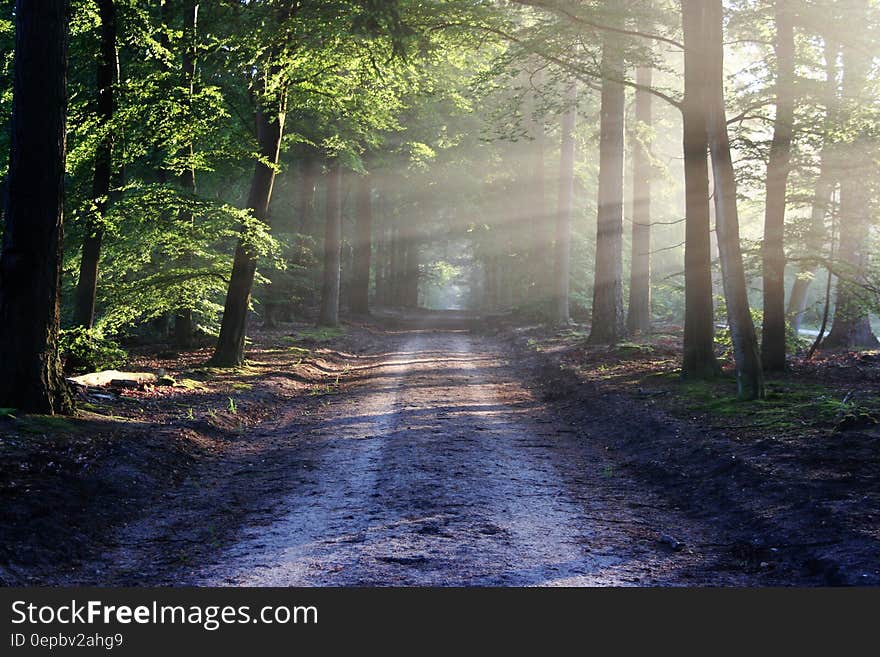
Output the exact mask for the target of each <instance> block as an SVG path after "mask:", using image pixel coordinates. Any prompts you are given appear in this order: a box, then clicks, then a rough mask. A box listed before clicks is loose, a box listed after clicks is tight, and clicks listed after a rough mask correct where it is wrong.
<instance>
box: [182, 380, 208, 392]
mask: <svg viewBox="0 0 880 657" xmlns="http://www.w3.org/2000/svg"><path fill="white" fill-rule="evenodd" d="M174 385H175V387H177V388H185V389H187V390H205V389H207V386H206V385H205V384H204V383H202V382H201V381H196V380H195V379H178V381H177V383H175V384H174Z"/></svg>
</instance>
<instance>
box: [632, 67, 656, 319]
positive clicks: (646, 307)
mask: <svg viewBox="0 0 880 657" xmlns="http://www.w3.org/2000/svg"><path fill="white" fill-rule="evenodd" d="M652 83H653V69H652V68H651V67H650V66H639V67H638V68H637V69H636V84H637V85H639V86H638V88H637V89H636V92H635V96H636V108H635V119H636V125H635V129H634V130H633V133H634V139H633V151H632V153H633V155H632V170H633V187H632V256H631V274H630V284H629V309H628V311H627V316H626V328H627V330H628V331H629V332H631V333H636V332H642V333H644V332H647V331H650V330H651V177H652V176H651V174H652V165H651V153H650V141H649V140H650V139H651V137H650V135H649V132H650V130H651V127H652V125H651V119H652V117H651V99H652V96H651V93H650V92H649V91H647V89H650V88H651V85H652Z"/></svg>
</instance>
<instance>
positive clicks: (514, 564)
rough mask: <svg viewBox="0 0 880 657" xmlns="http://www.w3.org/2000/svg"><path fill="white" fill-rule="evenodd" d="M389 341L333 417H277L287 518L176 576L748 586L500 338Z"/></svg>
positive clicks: (279, 511)
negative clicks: (556, 409)
mask: <svg viewBox="0 0 880 657" xmlns="http://www.w3.org/2000/svg"><path fill="white" fill-rule="evenodd" d="M389 342H390V343H391V344H390V345H389V347H390V348H389V349H388V351H387V353H385V354H384V355H383V356H382V358H381V359H379V360H378V361H376V362H373V363H372V364H370V365H367V366H363V367H360V368H356V369H355V370H354V371H353V372H352V373H351V374H350V375H349V376H348V377H347V378H348V380H350V381H353V382H354V383H353V385H351V386H350V387H348V389H347V391H346V392H345V393H344V394H341V395H338V396H336V397H335V399H334V401H333V402H332V404H331V405H330V406H329V407H327V408H325V409H324V411H323V412H322V413H321V414H320V417H315V418H313V419H312V420H311V421H309V422H308V423H307V424H306V426H305V427H303V426H302V425H300V424H297V426H296V427H295V428H294V427H288V428H284V427H282V428H279V429H278V430H277V435H276V436H275V438H276V440H280V441H284V442H287V445H288V448H287V449H288V450H292V451H291V452H289V453H288V456H293V457H294V458H293V459H292V460H291V459H289V458H284V459H280V460H279V461H276V462H275V463H273V462H271V460H267V461H266V462H265V463H264V465H262V466H261V467H262V468H263V471H262V472H261V473H260V476H259V477H258V479H263V480H269V481H279V480H286V481H287V482H288V483H290V482H291V480H293V485H291V486H290V490H291V492H290V493H289V494H288V495H286V496H284V497H283V500H282V501H281V503H280V504H279V505H277V506H275V507H273V511H272V513H271V515H270V516H267V515H266V514H265V513H264V514H262V518H261V520H260V521H259V522H257V523H255V524H251V525H250V526H246V527H245V528H244V530H243V531H242V532H241V536H240V537H239V539H238V540H237V541H236V542H234V543H233V544H232V545H231V546H230V547H227V548H226V549H225V550H223V551H222V553H220V554H217V555H215V557H216V558H214V559H212V561H213V563H212V564H210V565H207V566H205V567H200V568H195V569H192V570H190V571H189V572H188V573H179V574H178V578H179V579H177V581H184V582H190V583H195V584H203V585H217V584H233V585H265V586H289V585H609V584H610V585H622V584H699V583H710V582H711V583H713V584H744V583H749V579H748V578H747V576H746V575H744V574H743V573H741V572H740V573H721V572H718V571H717V570H716V569H715V568H714V566H713V564H714V563H715V561H716V556H717V555H714V554H713V553H712V549H713V548H712V546H713V545H718V541H717V537H715V536H713V534H712V531H711V530H710V529H708V528H705V527H700V526H695V525H694V524H693V523H692V522H688V521H687V520H686V519H685V518H684V517H682V516H681V515H679V514H678V513H677V512H675V511H674V510H672V509H668V508H665V506H664V504H663V503H662V502H661V501H659V500H656V499H654V498H652V496H651V495H650V494H648V493H646V491H644V490H643V489H642V488H640V486H639V485H637V484H636V483H635V482H633V481H631V480H630V479H628V478H627V477H626V476H625V475H623V474H621V473H620V472H619V471H618V470H617V469H616V468H615V466H614V465H613V464H612V462H611V461H610V460H609V459H608V458H607V457H605V455H604V454H603V453H602V449H601V447H600V446H596V445H594V444H591V443H587V442H585V441H583V440H581V439H580V438H579V437H578V435H577V432H576V431H575V430H574V429H573V428H572V427H571V426H569V425H568V424H566V423H565V422H564V421H562V420H561V419H559V418H557V417H554V415H553V414H552V412H551V411H550V410H548V409H547V408H546V407H545V404H543V403H542V402H541V401H540V400H538V399H536V398H535V397H534V396H533V395H532V394H531V393H530V392H529V391H528V390H527V389H526V388H525V387H524V386H523V385H522V384H521V383H520V382H519V381H520V379H521V374H522V373H521V372H518V371H517V370H516V366H515V365H512V364H511V363H509V362H507V360H506V359H505V351H504V347H503V346H502V345H501V344H499V343H498V342H496V341H494V340H493V339H490V338H485V337H478V336H474V335H471V334H469V333H467V332H463V331H442V332H432V331H411V332H404V333H402V334H398V336H397V337H396V338H389ZM508 355H509V354H508ZM294 430H296V431H297V432H298V433H300V432H302V433H300V435H299V436H296V437H295V436H292V435H289V434H290V432H292V431H294ZM303 430H305V431H304V432H303ZM285 432H287V434H285ZM254 483H256V482H254ZM271 516H274V518H272V517H271ZM664 535H668V536H664ZM673 538H674V541H673V540H672V539H673ZM675 541H677V542H680V543H681V544H683V545H684V546H685V547H684V548H681V546H680V545H676V544H675Z"/></svg>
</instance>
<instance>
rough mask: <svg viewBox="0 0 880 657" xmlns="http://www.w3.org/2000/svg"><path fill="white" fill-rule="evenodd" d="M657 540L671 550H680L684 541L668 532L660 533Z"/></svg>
mask: <svg viewBox="0 0 880 657" xmlns="http://www.w3.org/2000/svg"><path fill="white" fill-rule="evenodd" d="M657 540H658V541H660V542H661V543H663V545H665V546H666V547H668V548H669V549H670V550H672V551H673V552H680V551H681V550H682V548H684V543H682V542H681V541H679V540H676V539H675V537H674V536H670V535H669V534H660V537H659V538H658V539H657Z"/></svg>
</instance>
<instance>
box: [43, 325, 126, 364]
mask: <svg viewBox="0 0 880 657" xmlns="http://www.w3.org/2000/svg"><path fill="white" fill-rule="evenodd" d="M59 349H60V351H61V361H62V363H63V364H64V371H65V372H66V373H67V374H85V373H86V372H96V371H100V370H109V369H114V368H116V367H119V366H120V365H123V364H124V363H125V361H126V360H127V359H128V353H126V351H125V350H124V349H122V348H121V347H120V346H119V345H118V344H117V343H116V342H114V341H113V340H110V339H109V338H106V337H104V335H103V334H102V333H101V332H100V331H99V330H97V329H86V328H83V327H81V326H79V327H76V328H71V329H63V330H62V331H61V337H60V344H59Z"/></svg>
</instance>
